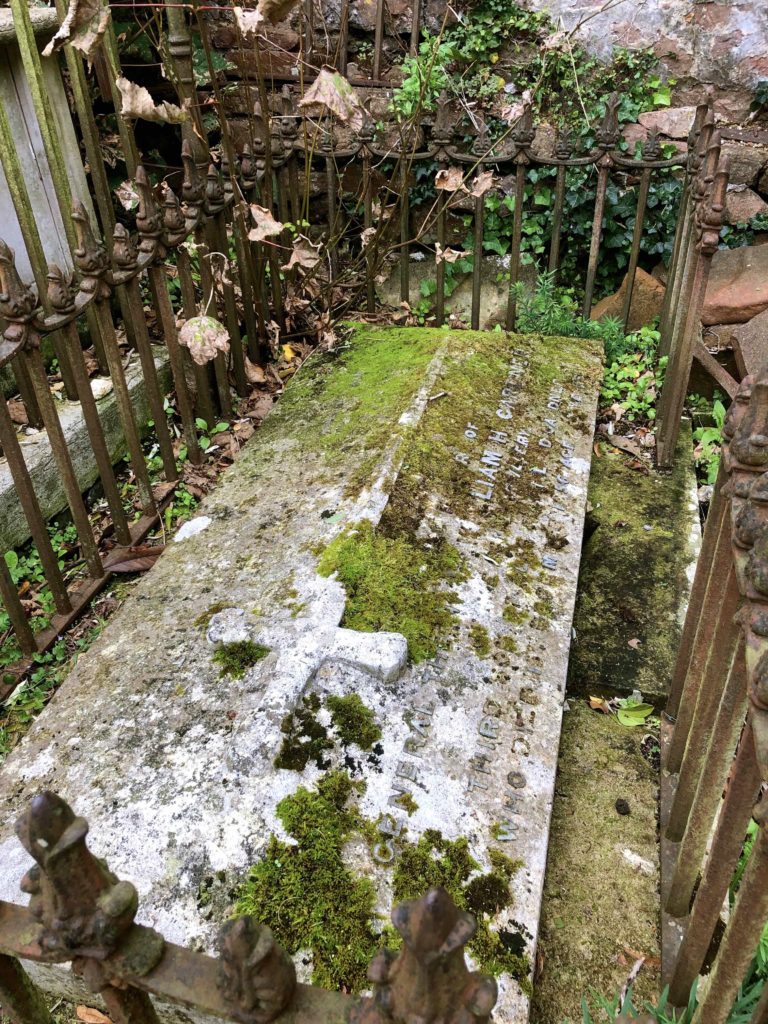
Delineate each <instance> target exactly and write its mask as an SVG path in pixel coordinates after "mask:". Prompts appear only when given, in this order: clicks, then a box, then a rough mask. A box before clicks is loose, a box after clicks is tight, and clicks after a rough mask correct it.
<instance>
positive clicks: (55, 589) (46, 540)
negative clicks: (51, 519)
mask: <svg viewBox="0 0 768 1024" xmlns="http://www.w3.org/2000/svg"><path fill="white" fill-rule="evenodd" d="M31 386H32V384H31V381H30V387H31ZM0 447H2V449H3V454H4V455H5V457H6V459H7V460H8V467H9V468H10V470H11V477H12V478H13V485H14V487H15V488H16V492H17V493H18V495H19V501H20V502H21V507H22V509H23V510H24V515H25V517H26V520H27V525H28V527H29V532H30V534H31V536H32V540H33V541H34V544H35V547H36V548H37V553H38V555H39V556H40V562H41V564H42V566H43V571H44V573H45V579H46V582H47V584H48V586H49V587H50V590H51V593H52V594H53V600H54V604H55V605H56V610H57V611H58V612H59V613H60V614H61V615H66V614H67V613H68V612H70V611H72V603H71V601H70V600H69V594H68V593H67V587H66V584H65V583H64V578H63V576H62V575H61V569H59V562H58V559H57V558H56V554H55V552H54V550H53V547H52V546H51V538H50V537H49V535H48V530H47V529H46V528H45V519H43V513H42V512H41V510H40V504H39V502H38V500H37V495H36V494H35V490H34V488H33V486H32V479H31V477H30V475H29V470H28V469H27V465H26V463H25V462H24V456H23V454H22V451H21V446H20V444H19V440H18V438H17V437H16V430H15V429H14V426H13V422H12V421H11V416H10V413H9V412H8V406H7V405H6V403H5V401H4V400H0Z"/></svg>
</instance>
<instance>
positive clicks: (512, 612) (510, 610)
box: [501, 601, 528, 626]
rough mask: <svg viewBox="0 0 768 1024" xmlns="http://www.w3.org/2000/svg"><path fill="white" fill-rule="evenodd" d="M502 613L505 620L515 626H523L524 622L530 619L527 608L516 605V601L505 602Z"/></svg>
mask: <svg viewBox="0 0 768 1024" xmlns="http://www.w3.org/2000/svg"><path fill="white" fill-rule="evenodd" d="M501 615H502V618H503V619H504V621H505V622H511V623H512V625H513V626H522V624H523V623H524V622H527V621H528V612H527V611H526V610H525V608H520V607H519V605H516V604H515V603H514V601H505V602H504V608H503V609H502V612H501Z"/></svg>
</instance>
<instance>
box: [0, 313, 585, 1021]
mask: <svg viewBox="0 0 768 1024" xmlns="http://www.w3.org/2000/svg"><path fill="white" fill-rule="evenodd" d="M393 333H394V340H393ZM386 346H391V347H392V351H389V350H388V349H387V348H386ZM396 346H400V348H399V349H397V347H396ZM393 355H394V356H396V357H397V358H392V356H393ZM599 378H600V359H599V356H598V353H597V351H596V348H595V346H594V345H593V343H591V342H587V341H581V340H579V341H575V340H567V339H552V338H549V339H547V338H539V337H535V338H534V337H521V336H515V335H504V334H499V333H485V334H479V333H473V332H455V333H450V332H443V331H436V330H432V331H430V330H413V331H405V332H403V333H401V334H399V335H398V334H397V332H385V331H380V330H376V329H373V330H367V329H366V330H365V331H364V332H360V333H358V334H357V335H356V336H355V337H354V338H353V340H352V341H351V342H350V345H349V347H348V349H347V350H345V352H344V353H342V354H340V355H338V356H336V357H331V358H328V357H326V358H325V359H322V360H318V361H317V363H316V364H315V365H314V366H313V365H312V361H310V363H309V364H308V365H307V366H306V367H305V368H304V369H303V370H302V372H301V374H300V375H299V377H298V378H297V380H296V381H295V382H294V383H292V384H291V386H290V387H289V388H288V390H287V393H286V396H285V398H284V399H283V400H282V402H281V405H280V409H279V412H278V414H276V416H275V417H270V419H269V420H268V421H267V424H265V427H264V428H262V431H260V432H258V433H257V435H256V436H255V438H254V440H253V442H252V443H251V444H249V446H247V448H246V450H245V453H244V455H243V457H242V458H241V459H240V460H239V461H238V463H236V464H235V466H234V467H233V468H232V470H230V471H229V473H228V474H227V476H226V478H225V481H224V483H223V485H222V486H221V488H220V489H219V490H218V491H217V492H216V493H215V494H214V495H213V496H212V497H211V498H210V499H209V500H208V501H207V502H206V503H205V505H204V506H203V508H202V509H201V515H205V516H207V517H208V519H209V520H210V523H209V524H206V526H205V529H202V530H200V531H199V532H198V533H196V534H194V535H193V536H190V537H189V538H188V539H186V540H184V541H182V542H180V543H179V544H178V545H172V546H171V547H170V548H169V551H168V553H167V554H165V555H163V557H162V558H161V559H160V562H159V564H158V566H157V568H156V569H155V570H153V573H152V574H151V575H152V579H151V580H150V579H148V580H146V581H143V583H142V584H141V585H140V587H139V589H138V592H137V595H136V598H135V599H134V600H133V601H132V602H129V604H128V605H127V606H126V608H125V609H124V610H123V612H121V614H120V616H119V617H118V618H117V619H116V620H114V621H113V623H112V624H111V625H110V627H109V628H108V629H107V630H106V631H105V635H104V637H103V638H102V640H101V641H100V643H99V645H98V646H97V648H95V649H94V650H93V651H92V652H90V653H89V654H88V655H86V656H85V657H84V658H83V659H82V660H81V662H80V664H79V665H78V667H77V669H76V670H75V672H74V673H73V675H72V677H71V678H70V680H69V682H68V684H67V685H65V687H64V688H63V690H62V692H61V693H60V695H59V696H58V698H57V700H56V701H55V702H54V705H53V706H52V707H51V708H49V709H48V710H47V711H46V713H45V715H43V716H42V717H41V719H40V720H39V721H38V723H37V725H36V726H35V728H34V729H33V730H32V732H31V734H30V736H29V737H28V738H27V740H26V741H25V743H24V744H23V745H22V747H21V748H20V749H19V750H18V751H16V752H14V754H13V755H12V757H11V758H9V760H8V762H7V763H6V764H5V766H3V768H2V769H0V812H2V813H1V814H0V821H3V820H4V821H6V822H7V824H6V825H3V826H2V830H1V831H0V896H1V897H2V898H5V899H10V898H16V895H17V894H16V889H15V886H16V884H17V882H18V878H20V877H21V873H22V870H23V868H24V867H25V862H24V858H23V856H21V855H19V853H18V851H17V844H16V843H15V840H14V839H13V838H12V837H11V833H10V821H11V817H12V814H11V808H12V809H13V811H18V810H19V809H20V807H21V803H20V801H23V799H25V797H26V796H27V795H29V794H31V793H32V792H33V791H34V790H35V789H37V788H38V787H39V785H40V784H42V785H45V786H47V787H49V788H54V789H58V790H59V791H61V792H62V793H63V795H65V796H66V797H67V798H69V799H71V800H72V801H73V802H74V803H75V804H76V806H77V809H78V811H79V812H80V813H82V814H84V815H86V816H87V817H89V818H90V819H91V822H92V831H93V835H94V843H95V845H96V849H97V852H98V853H100V854H102V855H105V856H107V857H108V859H109V862H110V866H111V867H112V869H113V870H115V871H116V872H117V873H118V874H120V875H121V876H122V877H127V878H130V879H131V880H133V881H134V882H135V883H136V884H137V886H138V888H139V891H140V893H141V906H142V913H141V918H142V920H144V921H146V922H147V923H150V924H153V925H155V926H156V927H158V928H160V930H162V931H163V932H164V934H165V935H166V937H167V938H168V939H169V940H171V941H178V942H190V941H195V940H196V941H201V942H202V943H203V944H209V943H210V940H211V936H212V935H213V934H214V933H215V930H216V927H217V926H218V924H219V923H220V922H221V920H222V919H223V917H224V916H225V915H226V914H227V913H228V912H229V910H230V909H231V905H232V902H233V898H236V897H237V896H238V895H239V897H240V899H241V902H242V905H247V904H248V900H249V899H251V900H252V902H253V906H252V909H253V912H254V913H257V914H258V915H259V916H261V917H262V918H263V919H265V920H267V923H269V924H270V925H271V926H272V927H273V929H274V930H275V931H276V933H277V935H278V938H280V939H282V940H283V941H284V942H285V943H286V944H288V945H289V946H291V947H292V949H291V951H292V952H294V953H296V955H297V962H298V964H299V969H300V973H301V974H302V975H303V977H304V978H305V979H307V980H308V979H309V978H310V977H312V976H313V975H314V979H315V980H316V981H317V982H319V983H324V984H343V985H345V986H355V985H360V984H364V977H365V966H366V963H367V960H368V958H369V956H370V954H371V953H372V951H373V950H374V949H375V948H376V946H377V945H378V943H379V942H380V941H381V939H380V933H381V932H382V930H383V929H384V928H385V926H386V920H387V914H388V911H389V908H390V907H391V905H392V902H393V899H402V898H409V897H411V896H413V895H417V894H420V893H421V891H422V890H423V889H424V888H425V887H427V886H428V885H429V884H433V883H434V882H441V883H443V884H445V885H446V886H447V887H448V888H449V890H450V891H451V892H452V894H453V895H454V898H456V899H457V900H458V901H459V902H460V903H462V904H463V905H464V906H466V907H467V908H468V909H470V910H471V911H472V912H473V913H475V914H476V916H477V918H478V922H479V929H478V934H477V936H476V937H475V939H474V940H473V941H472V943H471V944H470V948H469V952H470V955H471V957H472V958H473V961H474V963H475V966H476V967H478V968H479V969H482V970H486V971H490V972H492V973H493V974H495V975H496V976H497V979H498V982H499V990H500V996H499V1003H498V1007H497V1010H496V1013H495V1017H496V1019H497V1020H499V1021H505V1022H510V1024H518V1022H523V1021H526V1020H527V1018H528V999H529V994H530V990H531V965H532V963H533V962H534V958H535V943H536V936H537V931H538V918H539V906H540V901H541V893H542V887H543V879H544V869H545V864H546V852H547V839H548V831H549V819H550V813H551V806H552V795H553V788H554V779H555V768H556V761H557V751H558V743H559V735H560V725H561V716H562V705H563V694H564V688H565V679H566V670H567V659H568V649H569V643H570V631H571V618H572V613H573V603H574V599H575V592H576V582H577V577H578V568H579V555H580V548H581V537H582V530H583V517H584V509H585V501H586V486H587V479H588V473H589V459H590V452H591V431H592V424H593V422H594V412H595V405H596V399H597V390H598V386H599ZM334 403H335V404H334ZM182 580H183V583H182V582H181V581H182ZM243 639H250V640H253V641H254V642H256V643H259V644H261V645H262V646H264V647H267V648H269V651H270V653H269V654H268V656H267V657H265V658H263V659H262V660H260V661H259V662H258V663H257V664H254V665H253V666H252V667H250V666H246V667H245V669H244V671H243V674H242V676H241V677H239V678H235V677H230V676H223V675H222V673H221V672H220V671H219V669H218V668H217V667H216V665H215V663H214V662H213V659H212V655H213V653H214V652H215V650H216V649H217V648H218V647H221V646H222V645H225V644H226V643H229V642H232V641H240V640H243ZM110 730H111V731H112V735H113V737H114V736H119V739H117V740H116V744H117V747H118V751H116V752H114V753H113V752H112V750H111V747H110V745H109V742H108V741H107V739H106V738H105V735H104V734H105V731H106V732H108V731H110ZM19 794H21V796H19ZM334 801H335V802H334ZM313 844H314V845H313ZM249 868H253V869H254V873H253V875H252V876H250V880H248V878H249V876H248V869H249ZM243 883H245V884H244V885H243ZM297 888H298V889H299V890H300V891H297ZM351 893H353V894H354V900H352V899H351V896H350V894H351ZM345 915H348V916H347V917H345ZM349 915H356V916H355V917H354V920H353V921H352V922H350V920H349ZM313 922H314V924H313ZM318 922H320V923H319V924H318ZM386 939H387V935H384V937H383V940H384V941H386Z"/></svg>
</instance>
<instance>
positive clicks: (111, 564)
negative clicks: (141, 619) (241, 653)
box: [93, 544, 163, 1024]
mask: <svg viewBox="0 0 768 1024" xmlns="http://www.w3.org/2000/svg"><path fill="white" fill-rule="evenodd" d="M162 553H163V545H162V544H157V545H154V546H150V545H148V544H142V545H138V546H136V547H125V548H124V547H117V548H113V549H112V551H110V553H109V554H108V555H107V557H106V558H105V559H104V568H105V569H109V571H110V572H146V571H147V569H151V568H152V566H153V565H154V564H155V562H156V561H157V560H158V558H159V557H160V555H161V554H162ZM101 1019H105V1020H109V1018H108V1017H107V1018H101ZM93 1024H99V1021H94V1022H93Z"/></svg>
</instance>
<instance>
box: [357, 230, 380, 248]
mask: <svg viewBox="0 0 768 1024" xmlns="http://www.w3.org/2000/svg"><path fill="white" fill-rule="evenodd" d="M375 237H376V228H366V229H365V231H363V232H361V234H360V241H361V243H362V246H363V248H364V249H365V247H366V246H368V245H370V244H371V242H372V241H373V240H374V238H375Z"/></svg>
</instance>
